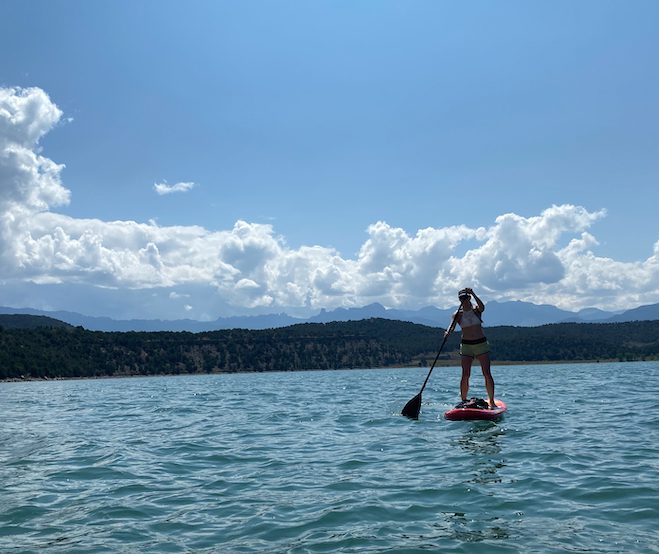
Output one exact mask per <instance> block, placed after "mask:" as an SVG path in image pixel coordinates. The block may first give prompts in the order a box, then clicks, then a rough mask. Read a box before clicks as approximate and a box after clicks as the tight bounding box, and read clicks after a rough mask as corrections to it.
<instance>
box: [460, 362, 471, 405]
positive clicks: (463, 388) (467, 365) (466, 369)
mask: <svg viewBox="0 0 659 554" xmlns="http://www.w3.org/2000/svg"><path fill="white" fill-rule="evenodd" d="M473 361H474V359H473V358H472V357H471V356H462V379H460V397H461V398H462V400H467V395H468V394H469V377H470V376H471V364H472V363H473Z"/></svg>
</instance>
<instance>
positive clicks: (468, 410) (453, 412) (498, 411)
mask: <svg viewBox="0 0 659 554" xmlns="http://www.w3.org/2000/svg"><path fill="white" fill-rule="evenodd" d="M486 403H487V401H486ZM494 403H495V404H496V406H497V407H496V408H495V409H493V410H490V409H489V408H488V409H484V408H474V407H468V406H467V407H460V405H461V404H463V403H462V402H461V403H460V404H458V405H457V406H456V407H455V408H451V409H450V410H448V411H446V412H444V417H445V418H446V419H450V420H452V421H460V420H465V419H485V420H489V421H493V420H496V419H499V418H500V417H501V416H502V415H503V414H504V412H505V411H506V409H507V406H506V403H505V402H504V401H503V400H499V399H498V398H495V399H494Z"/></svg>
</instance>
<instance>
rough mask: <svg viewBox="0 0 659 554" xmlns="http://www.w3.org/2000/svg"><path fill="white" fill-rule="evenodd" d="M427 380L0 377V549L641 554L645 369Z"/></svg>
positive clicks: (646, 474) (644, 536)
mask: <svg viewBox="0 0 659 554" xmlns="http://www.w3.org/2000/svg"><path fill="white" fill-rule="evenodd" d="M426 371H427V370H425V369H395V370H367V371H356V370H355V371H336V372H299V373H262V374H237V375H210V376H194V377H155V378H145V379H107V380H94V381H58V382H53V381H50V382H21V383H2V384H0V414H1V416H2V418H1V422H2V423H1V427H0V483H1V487H2V488H1V489H0V552H3V553H4V552H12V553H14V552H44V551H48V552H67V553H69V552H85V553H88V552H131V553H132V552H154V553H156V552H157V553H160V552H273V553H274V552H292V553H302V552H378V553H379V552H401V553H403V552H404V553H414V552H469V553H477V552H489V553H493V552H543V553H544V552H625V553H628V552H634V553H638V552H659V546H657V545H659V396H658V394H657V393H658V392H659V364H658V363H656V362H647V363H646V362H638V363H627V364H625V363H620V364H582V365H543V366H508V367H495V368H494V376H495V379H496V381H497V387H498V393H497V396H499V397H501V398H503V399H504V400H505V401H506V402H507V403H508V407H509V410H508V413H507V415H506V417H505V418H504V419H503V420H502V421H500V422H498V423H488V422H448V421H445V420H443V419H442V417H441V414H442V412H443V411H444V410H445V409H447V408H448V407H449V406H450V405H451V404H453V403H454V402H455V401H456V400H457V392H456V391H457V385H458V379H459V375H458V372H459V370H458V369H457V368H437V369H436V370H435V371H434V372H433V375H432V377H431V379H430V382H429V385H428V388H427V389H426V391H425V392H424V396H423V399H424V404H423V409H422V412H421V417H420V419H419V421H416V422H414V421H410V420H407V419H405V418H403V417H401V416H400V415H398V414H399V412H400V410H401V408H402V407H403V405H404V404H405V403H406V402H407V401H408V400H409V399H410V398H411V397H412V396H414V395H415V394H416V393H417V392H418V389H419V387H420V384H421V382H422V381H423V378H424V377H425V375H426ZM477 373H479V372H478V371H477V370H476V371H475V372H474V375H473V376H472V392H474V393H476V394H482V392H483V385H482V377H481V376H480V375H477Z"/></svg>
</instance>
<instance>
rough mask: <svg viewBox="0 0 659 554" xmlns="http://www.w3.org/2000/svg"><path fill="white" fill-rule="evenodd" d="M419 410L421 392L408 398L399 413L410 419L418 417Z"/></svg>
mask: <svg viewBox="0 0 659 554" xmlns="http://www.w3.org/2000/svg"><path fill="white" fill-rule="evenodd" d="M420 411H421V393H419V394H417V395H416V396H415V397H414V398H412V400H410V401H409V402H408V403H407V404H405V407H404V408H403V411H402V412H401V414H403V415H404V416H405V417H409V418H410V419H419V412H420Z"/></svg>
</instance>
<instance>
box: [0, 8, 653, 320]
mask: <svg viewBox="0 0 659 554" xmlns="http://www.w3.org/2000/svg"><path fill="white" fill-rule="evenodd" d="M0 11H1V12H2V17H0V306H9V307H31V308H38V309H45V310H70V311H77V312H80V313H84V314H86V315H97V316H109V317H114V318H118V319H127V318H147V319H156V318H159V319H179V318H190V319H199V320H213V319H215V318H217V317H227V316H231V315H245V314H263V313H280V312H286V313H289V314H290V315H297V316H308V315H312V314H315V313H318V311H319V310H320V309H322V308H325V309H334V308H337V307H358V306H363V305H366V304H370V303H372V302H380V303H381V304H383V305H384V306H386V307H389V308H408V309H416V308H421V307H424V306H429V305H434V306H437V307H441V308H446V307H450V306H453V305H456V304H457V294H456V293H457V290H458V289H460V288H462V287H465V286H471V287H473V288H474V289H475V290H476V292H477V293H479V294H480V296H481V298H482V299H483V300H484V301H486V302H487V301H491V300H497V301H505V300H522V301H527V302H534V303H536V304H544V303H546V304H553V305H556V306H559V307H561V308H563V309H569V310H575V311H576V310H579V309H582V308H586V307H597V308H601V309H606V310H621V309H629V308H634V307H636V306H639V305H643V304H651V303H657V302H659V222H658V218H657V216H656V211H657V204H658V202H657V200H659V192H658V187H657V184H658V182H659V103H658V102H657V98H659V72H658V67H659V66H658V65H657V63H656V60H657V57H658V55H659V34H658V33H657V32H656V21H657V20H658V17H659V3H657V2H656V1H654V0H649V1H639V0H631V1H606V0H582V1H579V2H574V1H572V0H569V1H566V0H557V1H552V2H528V1H527V0H519V1H514V0H501V1H499V2H491V1H489V0H488V1H477V0H475V1H471V2H448V1H446V2H444V1H439V0H432V1H414V0H405V1H402V0H401V1H395V2H394V1H390V0H378V1H375V0H372V1H368V0H357V1H355V0H350V1H348V0H344V1H341V0H336V1H331V2H330V1H313V0H310V1H301V0H299V1H295V2H292V1H285V0H282V1H266V0H262V1H258V2H257V1H252V0H241V1H240V2H236V1H231V2H227V1H221V0H213V1H201V0H191V1H185V2H183V1H177V2H172V1H168V0H153V1H144V0H130V1H126V0H113V1H109V0H96V1H94V2H89V1H83V0H77V1H76V0H66V1H61V0H44V1H36V0H20V1H18V0H0Z"/></svg>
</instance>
